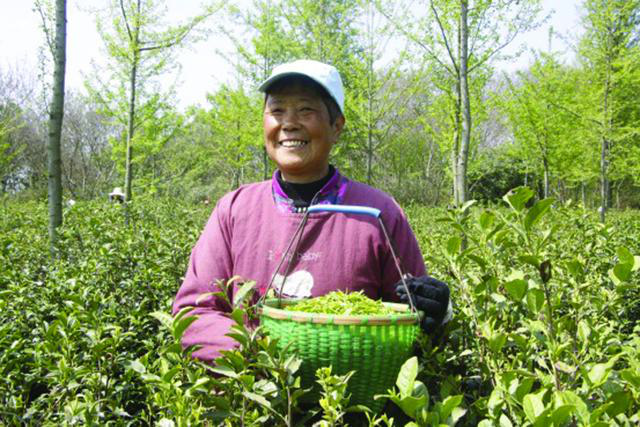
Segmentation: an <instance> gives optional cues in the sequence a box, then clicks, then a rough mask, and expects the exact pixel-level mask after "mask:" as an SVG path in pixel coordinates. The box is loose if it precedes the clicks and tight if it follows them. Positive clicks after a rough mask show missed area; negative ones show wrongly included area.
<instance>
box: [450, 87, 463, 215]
mask: <svg viewBox="0 0 640 427" xmlns="http://www.w3.org/2000/svg"><path fill="white" fill-rule="evenodd" d="M453 114H454V117H453V141H452V145H451V189H452V190H453V204H454V206H457V205H458V188H457V186H456V176H457V174H458V172H457V171H458V162H457V158H458V150H459V149H460V122H461V119H460V79H457V80H456V105H455V107H454V112H453Z"/></svg>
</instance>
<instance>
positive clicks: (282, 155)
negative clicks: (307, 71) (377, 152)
mask: <svg viewBox="0 0 640 427" xmlns="http://www.w3.org/2000/svg"><path fill="white" fill-rule="evenodd" d="M343 126H344V118H343V117H342V116H340V117H338V118H337V119H336V121H335V123H334V124H333V125H332V124H330V123H329V111H328V110H327V106H326V105H325V104H324V102H323V101H322V98H321V97H320V95H319V94H317V93H316V91H315V90H313V89H312V88H309V87H306V86H304V85H302V84H294V85H291V86H285V87H284V88H283V89H281V90H279V91H277V92H276V93H269V94H268V96H267V101H266V103H265V107H264V119H263V129H264V143H265V147H266V149H267V154H269V157H271V159H272V160H273V161H274V162H275V163H276V165H278V169H279V170H280V172H281V173H282V178H283V179H284V180H285V181H288V182H294V183H307V182H313V181H317V180H319V179H322V178H324V176H325V175H326V174H327V173H328V170H329V153H330V152H331V147H333V144H335V143H336V141H337V140H338V136H339V135H340V131H342V127H343Z"/></svg>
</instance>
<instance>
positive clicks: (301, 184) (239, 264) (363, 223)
mask: <svg viewBox="0 0 640 427" xmlns="http://www.w3.org/2000/svg"><path fill="white" fill-rule="evenodd" d="M260 90H261V91H262V92H264V93H265V104H264V113H263V130H264V141H265V147H266V150H267V153H268V155H269V157H270V158H271V159H272V160H273V161H274V162H275V164H276V165H277V170H276V172H275V173H274V175H273V178H272V179H271V180H270V181H264V182H259V183H254V184H249V185H245V186H242V187H240V188H239V189H237V190H235V191H232V192H231V193H229V194H227V195H225V196H224V197H222V198H221V199H220V200H219V201H218V204H217V206H216V208H215V210H214V211H213V213H212V215H211V217H210V219H209V221H208V222H207V225H206V227H205V229H204V231H203V233H202V235H201V236H200V239H199V240H198V242H197V243H196V245H195V247H194V249H193V252H192V254H191V258H190V262H189V267H188V270H187V274H186V277H185V279H184V282H183V283H182V286H181V287H180V290H179V291H178V294H177V296H176V300H175V303H174V306H173V310H174V313H175V312H177V311H179V310H180V309H182V308H183V307H186V306H193V307H195V309H194V310H193V311H192V312H191V314H192V315H197V316H199V318H198V320H197V321H195V322H194V323H193V324H192V325H191V326H190V327H189V328H188V329H187V331H186V332H185V334H184V336H183V340H182V342H183V345H185V346H190V345H199V346H201V348H200V349H198V350H197V351H195V352H194V356H195V357H198V358H200V359H202V360H205V361H211V360H213V359H214V358H216V357H218V356H219V355H220V350H224V349H229V348H232V347H233V346H234V345H235V342H234V341H233V340H232V339H231V338H229V337H227V336H225V334H226V333H227V332H228V331H229V328H230V327H231V325H232V324H233V321H232V320H230V319H229V318H228V317H226V316H224V314H223V313H225V310H228V307H225V305H224V304H223V302H222V301H220V300H218V299H216V298H214V297H208V298H205V299H202V300H200V299H199V298H198V297H199V296H200V295H202V294H204V293H208V292H214V291H216V290H217V289H216V285H215V283H216V281H217V280H227V279H229V278H231V277H234V276H240V277H242V278H244V279H248V280H255V281H256V283H257V284H258V289H259V290H260V291H261V292H264V291H265V290H266V287H267V285H268V284H269V282H270V281H271V280H272V278H273V279H274V280H273V286H274V287H276V288H277V289H280V290H281V291H282V292H283V294H284V295H286V296H288V297H315V296H320V295H324V294H326V293H328V292H331V291H334V290H337V289H340V290H344V291H364V293H365V294H366V295H368V296H369V297H371V298H381V299H383V300H387V301H404V302H406V301H408V296H407V294H406V292H405V291H404V287H403V286H402V285H401V279H400V274H399V272H398V270H397V268H396V265H395V263H394V260H393V258H392V256H391V252H390V248H389V245H388V244H387V242H386V240H385V238H384V235H383V232H382V230H381V227H380V225H379V224H378V222H377V221H376V220H375V219H374V218H369V217H364V216H358V215H354V214H344V213H326V212H323V213H312V214H309V215H308V221H307V224H306V226H305V228H304V233H303V236H302V238H301V241H300V244H299V245H298V247H297V251H296V252H295V253H294V254H287V255H286V256H293V260H292V263H291V269H290V270H289V271H290V272H289V273H288V274H286V280H285V277H284V276H285V269H286V268H287V264H289V263H288V262H284V263H280V261H281V259H282V257H283V256H285V254H284V253H283V252H284V251H285V249H286V248H287V246H288V243H289V241H290V240H291V237H292V236H293V234H294V233H295V230H296V229H297V227H298V225H299V224H300V221H301V219H302V216H303V215H304V213H305V212H306V209H307V207H308V206H310V205H311V204H314V205H315V204H338V205H358V206H369V207H374V208H377V209H379V210H380V211H381V212H382V214H381V218H382V220H383V222H384V224H385V226H386V229H387V230H388V231H389V233H390V234H391V239H392V241H393V243H394V247H395V250H396V253H397V255H398V258H399V259H400V261H401V264H402V266H403V268H404V273H407V274H409V275H410V276H413V277H412V278H411V279H409V280H408V283H409V290H410V292H411V293H412V300H413V301H414V303H415V305H416V306H417V308H418V309H421V310H424V311H425V313H427V315H426V317H425V318H424V320H423V322H422V326H423V329H425V330H426V331H427V332H429V331H431V330H432V329H434V328H435V327H437V326H439V325H440V324H441V323H442V322H443V319H444V318H445V315H446V314H447V309H448V305H449V289H448V287H447V285H446V284H444V283H442V282H440V281H438V280H435V279H433V278H430V277H428V276H425V266H424V262H423V258H422V254H421V252H420V248H419V247H418V243H417V241H416V238H415V236H414V235H413V232H412V231H411V228H410V227H409V224H408V222H407V220H406V217H405V215H404V213H403V212H402V210H401V208H400V207H399V206H398V205H397V203H396V202H395V201H394V200H393V199H392V198H391V197H390V196H388V195H387V194H385V193H383V192H382V191H380V190H377V189H374V188H372V187H369V186H367V185H364V184H361V183H358V182H355V181H351V180H349V179H347V178H346V177H344V176H342V175H341V174H340V173H339V172H338V170H337V169H336V168H334V167H333V166H331V165H330V164H329V154H330V152H331V149H332V147H333V145H334V144H336V143H337V142H338V138H339V136H340V133H341V132H342V129H343V127H344V124H345V118H344V93H343V89H342V81H341V78H340V75H339V73H338V71H337V70H336V69H335V68H334V67H332V66H330V65H327V64H323V63H320V62H317V61H310V60H300V61H295V62H291V63H288V64H284V65H281V66H279V67H276V68H275V69H274V70H273V73H272V75H271V77H269V79H268V80H266V81H265V82H264V83H263V84H262V85H261V86H260ZM280 264H282V266H281V268H280V270H279V271H277V272H276V268H278V265H280ZM449 309H450V307H449Z"/></svg>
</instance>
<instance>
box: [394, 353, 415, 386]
mask: <svg viewBox="0 0 640 427" xmlns="http://www.w3.org/2000/svg"><path fill="white" fill-rule="evenodd" d="M417 376H418V358H417V357H415V356H413V357H412V358H410V359H409V360H407V361H406V362H404V364H403V365H402V367H401V368H400V372H399V373H398V378H397V380H396V386H397V387H398V390H400V393H401V394H402V395H408V396H410V395H411V392H412V391H413V385H414V382H415V380H416V377H417Z"/></svg>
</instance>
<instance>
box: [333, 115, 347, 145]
mask: <svg viewBox="0 0 640 427" xmlns="http://www.w3.org/2000/svg"><path fill="white" fill-rule="evenodd" d="M344 123H345V120H344V116H343V115H342V114H341V115H339V116H338V117H336V121H335V122H334V123H333V132H334V136H335V141H334V142H337V141H338V137H339V136H340V134H341V133H342V129H343V128H344Z"/></svg>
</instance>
